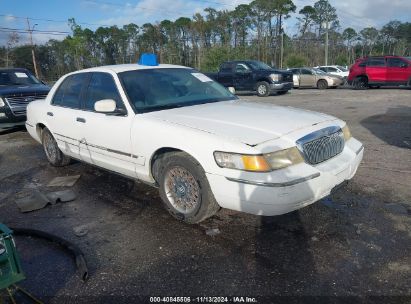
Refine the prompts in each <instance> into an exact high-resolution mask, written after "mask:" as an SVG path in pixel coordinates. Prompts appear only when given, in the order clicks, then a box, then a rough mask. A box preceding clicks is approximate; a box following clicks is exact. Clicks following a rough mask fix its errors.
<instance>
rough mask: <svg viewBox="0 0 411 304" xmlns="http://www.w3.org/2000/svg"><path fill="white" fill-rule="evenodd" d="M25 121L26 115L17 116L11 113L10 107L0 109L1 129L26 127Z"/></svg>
mask: <svg viewBox="0 0 411 304" xmlns="http://www.w3.org/2000/svg"><path fill="white" fill-rule="evenodd" d="M25 121H26V116H25V115H22V116H16V115H14V114H13V113H12V112H11V110H10V109H9V108H8V107H3V108H1V109H0V129H7V128H12V127H15V126H21V125H24V122H25Z"/></svg>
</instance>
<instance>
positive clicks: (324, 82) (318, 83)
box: [317, 79, 328, 90]
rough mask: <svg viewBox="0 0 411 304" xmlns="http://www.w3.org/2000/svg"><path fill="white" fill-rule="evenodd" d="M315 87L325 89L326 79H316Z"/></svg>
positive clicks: (326, 86)
mask: <svg viewBox="0 0 411 304" xmlns="http://www.w3.org/2000/svg"><path fill="white" fill-rule="evenodd" d="M317 88H318V89H319V90H325V89H326V88H328V83H327V81H326V80H324V79H320V80H318V82H317Z"/></svg>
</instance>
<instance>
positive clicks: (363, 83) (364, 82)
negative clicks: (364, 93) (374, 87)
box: [353, 76, 368, 90]
mask: <svg viewBox="0 0 411 304" xmlns="http://www.w3.org/2000/svg"><path fill="white" fill-rule="evenodd" d="M353 86H354V89H356V90H365V89H368V79H367V77H364V76H360V77H357V78H355V79H354V82H353Z"/></svg>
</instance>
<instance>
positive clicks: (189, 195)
mask: <svg viewBox="0 0 411 304" xmlns="http://www.w3.org/2000/svg"><path fill="white" fill-rule="evenodd" d="M150 58H151V57H149V56H147V57H146V61H147V62H145V61H144V60H140V62H139V64H126V65H113V66H103V67H96V68H90V69H86V70H81V71H76V72H73V73H70V74H67V75H65V76H63V77H62V78H61V79H60V80H59V81H58V82H57V83H56V84H55V85H54V86H53V88H52V89H51V91H50V93H49V94H48V95H47V97H46V98H45V99H43V100H36V101H34V102H32V103H30V104H29V106H28V111H27V122H26V127H27V130H28V132H29V133H30V135H31V136H32V137H33V138H34V139H35V140H37V141H38V142H39V143H41V144H42V145H43V147H44V151H45V155H46V157H47V159H48V161H49V162H50V163H51V164H52V165H54V166H65V165H68V164H69V162H70V159H71V158H74V159H77V160H80V161H83V162H85V163H90V164H93V165H95V166H98V167H101V168H104V169H107V170H110V171H113V172H116V173H119V174H121V175H125V176H127V177H130V178H132V179H137V180H140V181H143V182H146V183H149V184H151V185H153V186H155V187H158V188H159V192H160V197H161V199H162V201H163V202H164V206H165V208H166V209H167V210H168V211H169V212H170V213H171V214H172V215H173V216H174V217H176V218H177V219H179V220H182V221H185V222H187V223H198V222H201V221H203V220H204V219H206V218H208V217H211V216H213V215H214V214H215V213H216V212H217V211H218V210H219V209H220V208H228V209H232V210H237V211H242V212H247V213H251V214H256V215H267V216H272V215H279V214H284V213H287V212H291V211H293V210H297V209H299V208H302V207H305V206H307V205H310V204H312V203H314V202H316V201H318V200H320V199H321V198H323V197H325V196H327V195H329V194H330V192H331V191H332V190H333V189H334V188H335V187H337V186H338V185H340V184H342V183H343V182H344V181H346V180H349V179H351V178H352V177H353V176H354V174H355V172H356V170H357V168H358V166H359V164H360V162H361V159H362V157H363V151H364V148H363V145H362V144H361V143H360V142H359V141H358V140H356V139H355V138H353V137H352V136H351V133H350V130H349V128H348V126H347V125H346V123H345V122H344V121H342V120H340V119H338V118H335V117H332V116H329V115H325V114H321V113H316V112H311V111H306V110H301V109H296V108H291V107H280V106H276V105H272V104H264V103H256V102H249V101H246V100H240V99H238V98H237V97H236V96H235V95H233V94H232V93H231V92H230V91H229V90H227V89H226V88H224V87H223V86H221V85H220V84H218V83H216V82H214V81H213V80H212V79H210V78H208V77H207V76H206V75H204V74H201V73H199V72H198V71H196V70H194V69H192V68H188V67H183V66H176V65H167V64H157V63H156V62H155V60H151V59H150Z"/></svg>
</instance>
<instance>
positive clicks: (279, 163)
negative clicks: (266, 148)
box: [265, 147, 304, 170]
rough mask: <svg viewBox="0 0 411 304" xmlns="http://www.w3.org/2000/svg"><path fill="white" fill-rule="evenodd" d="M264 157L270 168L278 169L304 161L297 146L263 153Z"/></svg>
mask: <svg viewBox="0 0 411 304" xmlns="http://www.w3.org/2000/svg"><path fill="white" fill-rule="evenodd" d="M265 158H266V159H267V161H268V163H269V164H270V167H271V169H272V170H278V169H282V168H285V167H288V166H291V165H296V164H299V163H302V162H304V159H303V157H302V156H301V153H300V151H298V149H297V147H292V148H289V149H286V150H281V151H276V152H272V153H268V154H265Z"/></svg>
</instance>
